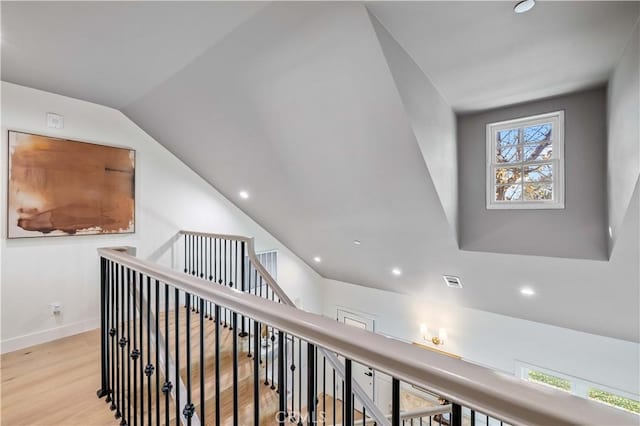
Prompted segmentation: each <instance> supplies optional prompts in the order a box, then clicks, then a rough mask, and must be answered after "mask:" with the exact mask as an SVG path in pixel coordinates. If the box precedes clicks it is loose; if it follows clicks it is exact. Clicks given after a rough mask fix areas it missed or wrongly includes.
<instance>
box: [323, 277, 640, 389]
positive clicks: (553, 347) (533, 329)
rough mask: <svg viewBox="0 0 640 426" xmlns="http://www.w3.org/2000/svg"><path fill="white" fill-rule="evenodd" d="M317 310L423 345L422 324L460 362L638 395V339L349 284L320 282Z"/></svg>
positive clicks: (639, 367) (639, 356) (639, 353)
mask: <svg viewBox="0 0 640 426" xmlns="http://www.w3.org/2000/svg"><path fill="white" fill-rule="evenodd" d="M322 294H323V297H324V299H323V312H324V315H326V316H328V317H330V318H336V314H337V309H338V308H342V309H345V310H347V311H351V312H354V313H356V314H358V313H360V314H362V315H363V316H365V317H369V318H373V320H374V327H375V332H376V333H380V334H384V335H387V336H391V337H395V338H398V339H400V340H403V341H406V342H418V343H423V344H426V345H430V343H427V342H425V341H424V340H423V339H422V337H421V336H420V324H422V323H424V324H427V325H428V327H429V328H430V329H431V330H437V329H439V328H444V329H446V330H447V335H448V337H447V341H446V342H445V345H444V346H442V347H439V348H438V349H442V350H444V351H446V352H449V353H452V354H456V355H459V356H461V357H462V358H463V359H464V360H465V361H469V362H472V363H475V364H479V365H482V366H485V367H488V368H491V369H494V370H498V371H502V372H505V373H508V374H517V375H519V372H518V371H517V370H518V367H517V364H518V363H524V364H529V365H534V366H537V367H540V368H542V369H546V370H552V371H556V372H559V373H563V374H566V375H570V376H573V377H577V378H580V379H583V380H587V381H590V382H592V383H597V384H599V385H603V386H605V387H608V388H611V389H612V390H618V391H622V393H626V394H629V395H630V396H635V397H636V398H638V396H640V362H639V361H640V344H638V343H635V342H629V341H624V340H618V339H612V338H609V337H603V336H598V335H595V334H589V333H583V332H579V331H575V330H570V329H567V328H562V327H556V326H552V325H547V324H542V323H539V322H534V321H527V320H522V319H518V318H513V317H509V316H504V315H498V314H494V313H491V312H486V311H480V310H476V309H468V308H463V307H456V306H452V305H443V304H440V303H438V301H436V300H425V299H421V298H416V297H414V296H408V295H403V294H399V293H394V292H387V291H384V290H377V289H372V288H368V287H363V286H359V285H355V284H350V283H345V282H340V281H334V280H325V282H324V284H323V293H322Z"/></svg>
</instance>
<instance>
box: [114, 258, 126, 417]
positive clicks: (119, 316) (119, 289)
mask: <svg viewBox="0 0 640 426" xmlns="http://www.w3.org/2000/svg"><path fill="white" fill-rule="evenodd" d="M123 294H124V292H123V280H122V273H121V268H119V267H118V266H116V342H117V344H118V346H119V348H120V349H116V380H117V382H116V390H117V392H116V404H115V405H116V407H115V408H116V412H115V416H114V417H115V418H116V419H119V418H120V417H121V416H122V413H121V407H122V401H123V399H122V394H123V392H122V385H123V383H124V372H123V373H122V374H120V370H121V364H122V351H123V350H124V346H123V345H122V340H121V339H122V338H123V337H122V327H123V326H124V320H123V309H122V308H123V306H122V295H123Z"/></svg>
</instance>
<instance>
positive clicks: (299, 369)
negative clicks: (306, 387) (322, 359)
mask: <svg viewBox="0 0 640 426" xmlns="http://www.w3.org/2000/svg"><path fill="white" fill-rule="evenodd" d="M307 368H309V366H307ZM294 380H295V379H294ZM298 413H302V340H301V339H298ZM298 425H302V419H301V418H300V417H298Z"/></svg>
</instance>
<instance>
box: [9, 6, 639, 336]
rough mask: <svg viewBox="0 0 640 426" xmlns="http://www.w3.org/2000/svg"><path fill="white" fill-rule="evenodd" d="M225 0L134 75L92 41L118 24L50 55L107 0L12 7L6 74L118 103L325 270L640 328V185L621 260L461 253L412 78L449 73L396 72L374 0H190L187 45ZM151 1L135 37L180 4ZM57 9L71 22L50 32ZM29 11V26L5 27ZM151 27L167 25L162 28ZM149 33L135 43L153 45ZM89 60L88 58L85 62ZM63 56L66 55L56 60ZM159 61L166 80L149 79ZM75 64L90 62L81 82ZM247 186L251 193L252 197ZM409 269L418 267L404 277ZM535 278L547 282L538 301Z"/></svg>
mask: <svg viewBox="0 0 640 426" xmlns="http://www.w3.org/2000/svg"><path fill="white" fill-rule="evenodd" d="M216 4H218V5H220V4H222V5H224V7H230V8H231V9H229V10H228V13H230V16H234V17H235V18H236V22H235V23H234V25H233V28H229V27H225V28H228V30H225V31H222V30H221V32H217V33H216V34H214V35H208V34H205V35H201V36H194V38H198V39H199V41H197V42H195V41H194V43H195V44H197V45H198V46H200V47H199V48H198V49H196V48H194V49H193V50H192V51H191V53H189V55H186V54H184V55H183V54H182V52H179V50H180V49H172V50H171V55H172V56H171V55H170V56H171V57H169V56H167V59H166V60H167V61H168V62H169V63H170V66H169V65H167V67H166V69H165V70H163V71H162V72H156V71H155V68H157V67H162V65H161V64H160V65H158V64H157V63H156V62H154V61H153V60H151V59H153V58H146V59H144V60H143V59H140V58H136V60H137V61H138V62H136V64H137V65H136V66H135V67H131V69H130V70H128V71H127V73H121V74H118V73H117V72H116V71H114V73H115V74H113V73H107V74H108V75H106V76H105V75H104V74H103V73H101V70H100V69H99V68H100V64H102V62H96V59H95V58H92V55H96V53H95V52H94V51H93V48H92V46H93V44H92V42H91V41H90V40H91V39H98V40H102V39H103V38H104V37H107V34H108V33H110V32H111V28H109V30H107V29H105V28H104V24H103V26H102V27H100V26H98V25H97V24H96V25H92V26H87V27H84V26H83V27H82V29H81V34H83V35H85V36H87V40H88V41H87V42H86V43H84V44H83V43H78V44H77V45H74V47H73V49H71V50H70V51H69V53H67V54H65V55H66V56H65V57H64V58H66V59H65V60H64V61H63V60H62V59H60V58H57V57H56V56H55V55H50V54H48V53H46V52H41V50H42V46H46V44H44V40H49V39H53V40H56V39H58V40H67V39H69V38H73V37H74V36H77V34H78V29H77V28H75V27H73V26H70V25H66V24H68V23H69V20H71V21H72V22H78V21H80V22H91V20H96V21H98V20H100V19H102V20H104V19H105V18H104V16H105V15H104V14H103V10H102V9H101V7H102V6H100V5H99V4H98V5H94V4H93V3H85V4H83V6H82V7H80V8H74V9H73V10H71V9H67V10H65V12H64V13H62V12H60V13H55V12H54V11H52V10H51V8H53V9H55V8H56V7H57V6H56V5H58V3H49V4H48V5H47V7H46V8H44V9H40V8H30V7H27V6H20V5H19V4H16V5H10V6H9V7H7V6H6V5H5V3H3V4H2V7H3V9H2V23H3V30H2V31H3V37H2V38H3V42H2V43H3V49H2V64H3V70H2V79H3V80H7V81H11V82H13V83H17V84H24V85H28V86H32V87H36V88H41V89H45V90H49V91H52V92H55V93H62V94H66V95H70V96H75V97H78V98H81V99H87V100H93V101H100V102H102V103H106V104H108V105H113V106H117V107H118V108H119V109H121V110H122V111H123V112H124V113H125V114H127V115H128V116H129V117H130V118H131V119H132V120H133V121H135V122H136V123H137V124H138V125H140V127H142V128H143V129H144V130H145V131H147V132H148V133H149V134H150V135H152V136H153V137H154V138H155V139H156V140H157V141H159V142H160V143H162V144H163V145H164V146H166V147H167V148H168V149H169V150H170V151H172V152H173V153H174V154H175V155H176V156H178V157H179V158H181V159H182V160H183V161H184V162H185V163H186V164H187V165H188V166H189V167H191V168H192V169H194V170H195V171H196V172H198V173H199V174H200V175H201V176H202V177H203V178H204V179H206V180H207V181H208V182H209V183H211V184H212V185H213V186H215V187H216V188H217V189H218V190H220V191H221V192H222V193H223V194H225V195H226V196H227V197H228V198H229V199H231V200H232V201H234V202H235V203H236V204H237V205H238V206H239V207H240V208H242V209H243V210H244V211H245V212H247V213H248V214H249V215H250V216H252V217H253V218H254V219H256V220H257V221H258V222H259V223H261V224H262V225H263V226H264V227H265V228H266V229H267V230H269V231H270V232H271V233H272V234H274V235H275V236H276V237H278V238H279V239H280V240H281V241H282V242H283V243H285V244H286V245H288V246H289V247H290V248H291V249H292V250H293V251H294V252H295V253H297V254H298V255H299V256H300V257H301V258H302V259H304V260H305V261H307V262H308V263H309V264H310V265H312V266H313V267H314V268H315V269H316V270H317V271H318V272H319V273H321V274H322V275H323V276H325V277H329V278H333V279H337V280H343V281H348V282H353V283H357V284H362V285H367V286H371V287H376V288H383V289H388V290H393V291H397V292H402V293H407V294H411V295H413V296H414V297H422V298H426V299H429V300H432V301H434V303H445V304H446V303H456V304H461V305H464V306H468V307H473V308H477V309H483V310H487V311H491V312H497V313H501V314H505V315H511V316H515V317H520V318H525V319H529V320H534V321H540V322H545V323H550V324H554V325H558V326H563V327H568V328H573V329H577V330H583V331H587V332H591V333H596V334H602V335H607V336H611V337H617V338H622V339H626V340H633V341H640V336H639V334H640V325H639V324H638V322H637V318H638V315H639V310H638V309H639V308H638V302H637V301H638V297H639V296H640V290H639V289H638V285H637V283H638V280H639V278H638V277H639V272H638V263H637V259H638V256H639V255H640V253H639V249H638V239H637V235H638V232H639V230H638V221H637V215H638V198H639V197H638V184H636V190H635V192H634V195H633V199H632V202H631V207H630V208H629V211H628V212H627V216H626V220H625V223H624V229H625V232H622V233H621V234H620V235H621V236H620V239H619V241H618V243H617V245H616V247H615V249H614V251H613V253H612V256H611V259H610V260H609V261H608V262H597V261H589V260H581V259H561V258H545V257H533V256H520V255H505V254H491V253H476V252H463V251H460V250H458V247H457V243H456V236H455V232H454V228H453V227H452V226H451V221H450V218H449V217H448V214H447V211H446V210H447V208H446V203H445V202H444V201H443V198H444V197H443V194H445V192H444V191H443V190H442V189H443V188H445V184H446V180H445V179H443V178H442V176H443V173H446V167H445V172H443V171H437V168H438V167H441V164H437V154H434V153H435V152H437V150H435V151H430V149H432V148H433V147H430V146H429V144H432V143H437V141H435V140H428V139H427V137H428V135H429V132H428V129H427V128H424V129H423V128H420V127H418V126H417V125H416V124H420V123H419V121H420V118H421V114H422V116H423V117H424V114H425V112H424V111H425V110H424V109H423V108H422V106H421V104H420V103H415V99H413V98H411V97H410V96H409V95H411V93H410V92H411V84H423V83H425V82H430V81H431V82H433V79H431V80H429V79H428V78H427V76H428V73H426V72H425V73H424V74H425V75H420V74H419V73H418V72H417V71H418V70H417V67H413V68H411V67H409V68H410V69H409V71H410V72H409V74H410V76H411V79H409V80H407V79H405V78H404V77H403V78H402V79H398V77H399V76H402V75H404V74H403V73H404V72H405V71H407V70H408V68H407V66H406V64H407V63H408V62H406V61H405V62H403V63H400V62H398V61H397V58H398V57H402V56H403V55H404V53H403V52H402V49H403V48H404V49H406V46H404V44H403V43H402V42H401V43H399V44H398V43H397V42H396V41H394V40H393V38H395V35H394V33H393V31H390V33H391V35H389V34H386V33H384V32H382V31H381V30H382V28H380V25H379V24H378V23H376V22H375V21H374V22H372V20H371V17H370V15H369V13H368V10H367V8H366V7H365V6H364V5H362V4H359V3H321V2H315V3H314V2H311V3H273V4H267V5H265V4H261V5H248V6H245V5H242V6H238V7H239V8H240V9H239V11H235V10H233V7H232V6H229V5H228V4H225V3H211V5H210V7H211V8H212V9H211V10H208V11H206V10H202V9H198V8H196V9H190V8H191V7H192V6H193V4H192V3H187V4H186V5H185V10H186V11H190V12H185V11H181V12H179V13H193V14H196V15H203V16H204V17H202V18H198V19H195V18H194V21H193V24H192V22H190V21H189V19H182V20H179V21H177V22H175V25H176V28H174V31H175V37H177V39H178V40H179V44H181V43H187V44H188V43H191V41H190V39H189V38H188V37H186V38H183V39H181V38H180V37H181V34H183V32H182V30H185V31H186V30H187V28H188V27H190V26H192V25H195V26H198V25H203V26H206V25H204V24H198V23H199V22H207V19H206V15H207V14H209V15H210V16H209V17H210V18H211V19H218V18H214V15H215V16H216V17H217V13H218V10H216V9H215V7H216V6H215V5H216ZM92 5H93V6H92ZM121 5H122V7H124V8H126V7H129V6H126V3H121ZM234 5H238V3H234ZM59 7H67V6H66V5H64V4H61V5H60V6H59ZM139 7H143V8H147V9H146V12H145V13H143V14H141V15H140V16H139V20H137V21H136V22H132V21H130V20H127V19H122V20H120V22H119V24H120V25H119V27H118V28H119V31H121V32H123V33H124V34H130V32H132V31H134V29H133V28H132V27H136V26H142V27H145V26H148V25H151V24H150V23H149V22H145V20H151V21H154V20H160V22H162V21H163V19H169V18H168V17H167V16H165V14H166V15H171V14H173V13H178V12H175V11H172V10H170V9H163V7H162V6H161V4H160V3H140V4H139ZM220 7H223V6H220ZM509 7H511V6H509ZM573 12H574V13H576V10H574V11H573ZM113 13H114V14H116V15H117V16H119V15H118V14H125V15H126V14H127V13H128V12H126V11H124V10H123V11H121V12H115V11H114V12H113ZM67 15H71V16H67ZM160 15H162V16H160ZM376 16H377V19H379V20H380V22H381V24H382V25H383V26H384V27H387V28H389V25H388V24H389V23H388V22H385V20H384V18H382V17H381V16H380V14H377V15H376ZM150 17H152V18H150ZM454 18H455V17H452V18H450V19H454ZM562 18H563V17H559V18H558V19H562ZM47 19H50V20H54V21H55V20H58V21H59V22H60V25H54V24H49V23H47V25H50V26H45V27H44V29H43V27H42V26H41V25H40V23H41V22H45V21H47ZM14 20H20V21H21V22H22V25H23V26H25V27H27V28H26V29H23V28H20V29H16V28H15V27H16V26H14V27H11V26H5V22H10V21H14ZM108 20H109V19H107V21H108ZM608 24H610V23H608ZM451 27H452V28H454V27H455V25H452V26H451ZM146 28H147V29H146V31H148V32H150V33H151V34H154V33H157V35H158V37H160V33H161V32H162V31H164V28H161V29H160V28H156V27H153V26H152V27H146ZM92 31H94V32H92ZM194 31H195V30H194ZM203 31H204V30H203ZM187 32H188V31H187ZM223 33H224V34H223ZM151 34H149V38H147V39H145V40H147V42H148V43H149V44H152V43H153V40H154V39H153V38H152V37H151ZM392 36H393V37H392ZM448 37H449V35H448V36H446V37H444V38H441V39H440V40H438V43H445V42H446V40H447V38H448ZM205 39H206V40H205ZM29 40H30V42H27V41H29ZM38 40H43V42H42V43H40V42H38ZM149 40H151V41H150V42H149ZM396 40H397V38H396ZM589 40H590V39H589ZM5 43H6V44H5ZM47 43H52V42H51V41H47ZM105 43H106V45H109V46H110V45H111V44H114V43H115V44H117V45H118V46H121V45H122V43H121V42H119V41H117V40H116V41H113V40H112V41H105ZM620 43H621V44H623V43H624V40H622V38H621V40H620ZM5 46H9V47H6V48H5ZM145 46H146V45H145V43H143V42H141V43H140V44H138V45H137V47H136V49H141V51H143V52H147V51H146V50H145V49H146V47H145ZM185 48H186V47H185ZM104 49H105V50H104V52H105V53H104V55H105V56H106V55H107V54H108V55H109V58H110V60H111V61H110V62H113V64H110V66H111V67H112V68H113V70H119V69H121V68H127V66H128V63H127V61H128V59H129V56H127V55H119V54H118V53H117V52H116V50H117V49H116V48H115V47H114V48H113V50H109V49H108V48H107V46H104ZM149 49H152V50H150V51H149V52H155V51H153V48H152V47H149ZM23 50H27V51H26V52H23ZM107 52H111V53H107ZM145 54H146V53H145ZM149 54H150V53H149ZM132 55H134V56H135V52H134V53H132ZM155 55H157V56H158V57H163V55H164V53H158V52H155ZM152 56H153V55H152ZM187 56H188V57H187ZM78 58H87V60H86V61H80V64H78V63H77V62H78V60H77V59H78ZM72 59H76V61H75V62H74V61H72ZM405 59H406V58H405ZM414 59H415V57H414ZM47 61H53V64H52V65H51V66H50V67H48V68H47ZM595 62H597V61H595ZM6 64H9V65H8V70H9V71H7V72H6V73H5V66H6ZM416 64H418V65H420V61H418V60H416ZM420 67H421V68H422V65H420ZM40 68H43V69H44V68H46V69H47V71H46V72H44V71H38V72H36V71H37V70H39V69H40ZM34 69H35V70H36V71H34ZM422 71H425V70H424V69H423V70H422ZM145 72H148V73H149V80H150V82H143V83H140V82H139V80H138V79H140V78H142V77H143V76H144V75H145ZM67 73H75V74H73V75H74V78H75V79H77V80H78V82H79V83H78V85H75V84H73V80H71V79H70V78H69V77H68V76H67V75H66V74H67ZM96 73H97V74H96ZM411 81H414V83H411ZM541 84H544V80H541ZM434 87H435V88H437V90H438V91H440V92H441V93H445V92H443V91H442V89H441V88H440V87H438V86H437V84H434ZM116 88H127V90H124V89H123V90H122V92H120V91H118V90H115V89H116ZM420 90H422V91H418V92H417V93H424V95H425V96H432V95H431V94H430V92H429V91H427V90H425V89H424V87H423V88H422V89H420ZM434 90H435V89H434ZM533 92H535V91H531V93H533ZM444 98H445V99H446V94H445V96H444ZM445 107H446V105H445ZM444 111H445V113H446V108H444ZM120 143H124V142H122V141H121V142H120ZM452 167H453V166H452ZM242 189H244V190H247V191H249V192H250V194H251V197H250V198H249V199H248V200H241V199H240V198H239V197H238V192H239V191H240V190H242ZM445 195H450V194H445ZM634 215H635V216H634ZM214 231H215V230H214ZM354 239H358V240H360V241H362V244H361V245H360V246H356V245H354V244H353V242H352V241H353V240H354ZM314 256H320V257H322V259H323V261H322V263H320V264H316V263H314V261H313V257H314ZM393 267H399V268H401V269H402V271H403V274H402V276H400V277H397V276H393V275H392V274H391V273H390V270H391V268H393ZM445 273H446V274H453V275H458V276H460V277H461V278H462V280H463V283H464V285H465V288H464V290H462V291H460V290H453V289H449V288H447V287H446V286H445V285H444V283H443V281H442V274H445ZM612 283H615V285H616V291H611V287H610V284H612ZM522 285H531V286H534V287H535V288H536V289H537V291H538V295H537V296H536V297H535V298H533V299H523V298H522V297H521V296H520V294H519V292H518V289H519V288H520V287H521V286H522ZM605 296H606V297H605ZM594 313H597V314H594ZM603 316H606V317H607V321H602V320H601V319H600V318H602V317H603Z"/></svg>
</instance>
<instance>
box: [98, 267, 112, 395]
mask: <svg viewBox="0 0 640 426" xmlns="http://www.w3.org/2000/svg"><path fill="white" fill-rule="evenodd" d="M106 265H107V261H106V259H105V258H104V257H101V258H100V389H98V391H97V392H96V395H97V396H98V398H102V397H103V396H105V395H108V394H109V389H108V387H109V385H108V384H107V376H108V373H107V345H108V341H107V333H108V330H107V324H106V318H107V315H106V313H107V306H106V303H107V290H106V289H107V271H106V268H107V266H106Z"/></svg>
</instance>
